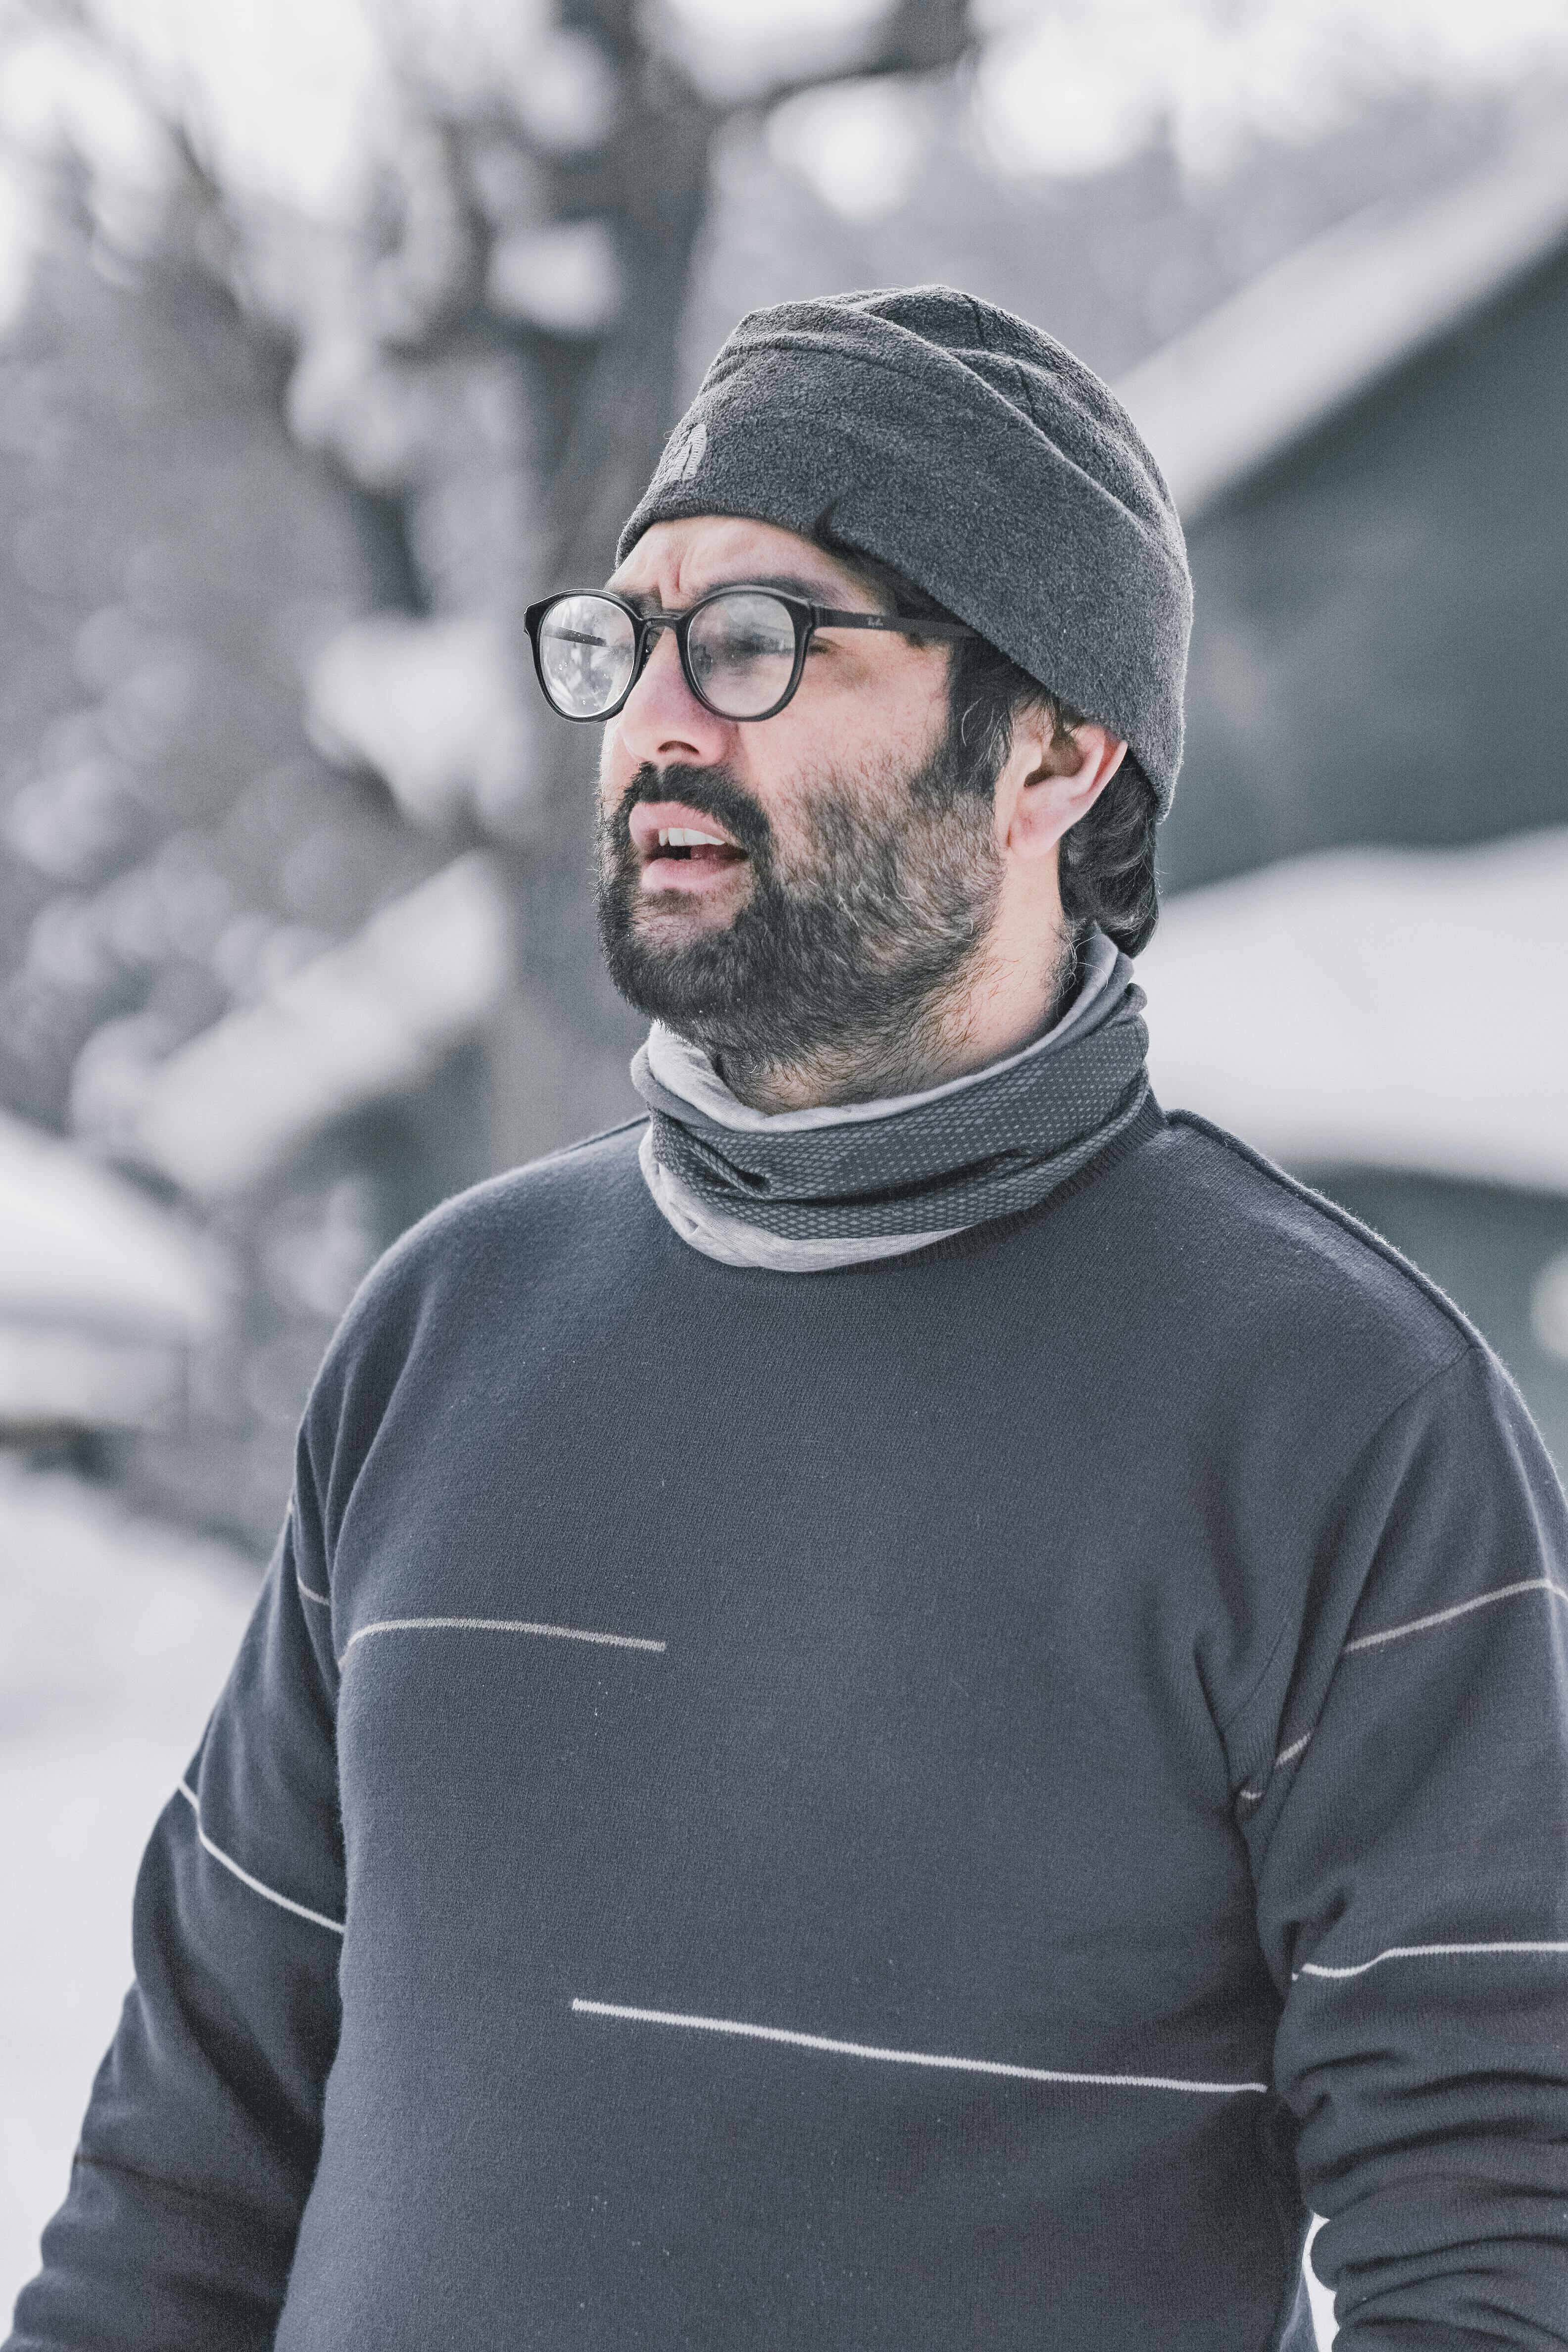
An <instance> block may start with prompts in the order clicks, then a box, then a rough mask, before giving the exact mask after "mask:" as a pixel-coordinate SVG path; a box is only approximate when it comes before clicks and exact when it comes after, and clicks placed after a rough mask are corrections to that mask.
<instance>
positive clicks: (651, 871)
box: [631, 802, 750, 890]
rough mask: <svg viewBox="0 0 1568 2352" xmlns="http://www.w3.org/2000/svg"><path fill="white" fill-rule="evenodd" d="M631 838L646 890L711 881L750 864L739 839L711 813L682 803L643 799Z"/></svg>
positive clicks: (688, 886) (635, 813)
mask: <svg viewBox="0 0 1568 2352" xmlns="http://www.w3.org/2000/svg"><path fill="white" fill-rule="evenodd" d="M631 837H632V845H633V847H634V848H635V849H636V851H637V856H638V857H639V859H640V860H641V866H642V875H641V879H642V887H643V888H644V889H645V890H650V889H651V890H658V889H664V888H671V887H675V888H682V889H691V888H696V887H705V886H709V885H712V884H715V883H718V882H720V881H721V879H722V878H723V877H724V876H725V875H726V874H728V873H729V872H730V871H731V868H732V867H734V866H745V865H747V864H749V863H750V860H749V859H748V857H747V856H746V852H745V851H744V850H743V849H742V847H741V845H740V844H739V842H736V841H731V838H730V836H729V835H728V834H726V833H725V832H724V831H723V829H722V827H721V826H720V825H718V824H715V823H714V821H713V819H712V818H711V817H704V816H703V814H702V813H701V811H700V810H698V809H690V808H686V807H684V806H682V805H681V804H680V803H671V802H662V803H660V802H651V803H650V802H642V803H639V804H638V806H637V807H636V808H635V809H633V811H632V814H631Z"/></svg>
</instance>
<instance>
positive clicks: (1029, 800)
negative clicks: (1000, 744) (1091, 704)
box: [996, 710, 1127, 858]
mask: <svg viewBox="0 0 1568 2352" xmlns="http://www.w3.org/2000/svg"><path fill="white" fill-rule="evenodd" d="M1126 757H1127V746H1126V744H1125V743H1124V742H1123V741H1122V740H1121V737H1120V736H1119V735H1113V734H1111V732H1110V729H1109V728H1107V727H1101V726H1100V723H1099V721H1098V720H1096V719H1083V720H1081V721H1080V723H1079V725H1078V726H1077V727H1075V728H1074V729H1073V730H1072V732H1071V733H1070V734H1068V735H1063V736H1060V737H1058V735H1057V733H1056V730H1055V727H1054V724H1053V722H1052V719H1051V714H1050V712H1049V711H1048V710H1041V711H1028V712H1020V713H1019V714H1018V716H1017V718H1016V719H1015V720H1014V723H1013V744H1012V749H1011V751H1009V752H1008V755H1007V760H1006V763H1005V766H1004V768H1003V770H1002V773H1001V774H1000V775H999V776H998V777H997V779H996V827H997V833H998V835H999V837H1000V839H1001V840H1002V842H1003V843H1004V845H1005V846H1006V847H1007V848H1008V849H1010V850H1011V851H1012V853H1013V855H1014V856H1015V857H1024V858H1034V857H1046V856H1049V854H1050V852H1051V851H1052V850H1053V849H1054V848H1055V847H1056V845H1057V844H1058V841H1059V840H1060V839H1061V837H1062V835H1063V834H1064V833H1067V832H1068V831H1069V830H1070V829H1071V827H1072V826H1073V825H1075V824H1077V823H1078V821H1079V817H1081V816H1087V815H1088V814H1089V810H1090V809H1091V808H1092V807H1093V806H1094V803H1095V802H1096V801H1097V800H1098V799H1099V798H1100V793H1102V792H1103V791H1104V790H1105V787H1106V785H1107V784H1108V783H1109V782H1110V779H1111V778H1112V776H1113V775H1114V774H1115V773H1116V771H1117V770H1118V768H1120V766H1121V762H1122V761H1123V760H1124V759H1125V758H1126Z"/></svg>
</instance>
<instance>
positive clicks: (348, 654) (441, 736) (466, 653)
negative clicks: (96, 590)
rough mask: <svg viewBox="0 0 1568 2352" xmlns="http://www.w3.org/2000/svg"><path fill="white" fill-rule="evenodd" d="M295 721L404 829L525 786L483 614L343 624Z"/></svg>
mask: <svg viewBox="0 0 1568 2352" xmlns="http://www.w3.org/2000/svg"><path fill="white" fill-rule="evenodd" d="M589 226H592V225H589ZM561 234H562V235H563V236H567V235H572V234H575V232H567V231H563V232H561ZM542 241H543V240H539V242H542ZM531 242H532V241H531ZM508 249H509V247H508V245H507V244H506V243H502V244H501V245H500V246H499V247H497V253H498V255H500V254H504V253H506V252H507V251H508ZM555 290H556V292H557V293H558V294H560V293H562V291H563V289H560V288H557V289H555ZM306 723H307V726H308V727H309V730H310V736H311V739H312V740H313V741H314V742H315V744H316V747H317V749H318V750H319V751H321V752H323V753H324V754H325V755H326V757H327V758H328V759H331V760H338V761H345V762H356V763H363V765H364V766H366V767H369V768H374V770H375V772H376V773H377V774H378V775H380V776H382V777H383V778H384V780H385V782H386V784H387V787H388V789H389V790H390V792H391V793H392V794H393V797H394V798H395V800H396V802H397V803H398V805H399V807H400V808H401V809H402V810H403V812H404V814H405V816H408V817H411V818H412V819H413V820H414V822H415V824H422V825H432V826H436V827H440V826H443V825H447V824H451V823H452V822H453V821H454V820H455V819H457V818H459V817H460V816H462V815H463V814H464V813H465V812H466V811H467V810H468V808H469V807H470V806H474V807H477V808H478V809H479V812H480V814H483V815H488V816H490V817H492V818H493V817H497V816H499V815H500V814H501V813H502V811H503V810H504V809H505V808H506V807H507V806H508V804H509V803H512V802H515V801H516V800H518V799H519V798H520V797H521V796H523V795H524V794H525V793H526V789H527V784H526V779H527V772H528V756H527V751H528V741H527V725H526V720H525V719H524V718H523V715H522V712H521V709H520V707H519V698H518V692H517V680H516V677H515V675H514V672H513V669H512V665H511V661H510V656H509V655H508V652H507V648H506V646H505V644H504V643H503V641H502V635H501V631H500V628H499V627H498V625H496V623H495V622H494V621H493V620H491V619H489V618H487V617H486V616H485V615H483V614H470V615H462V616H458V617H455V618H450V619H440V620H430V621H416V620H410V619H409V618H408V617H407V616H406V615H405V614H398V613H383V614H375V615H374V617H372V618H370V619H368V620H363V621H355V622H352V623H351V624H350V625H349V626H348V627H347V628H345V629H343V630H342V631H341V632H340V634H339V635H336V636H335V637H333V638H332V639H331V642H330V643H329V644H328V645H327V646H325V647H324V648H323V649H322V651H321V654H320V655H319V656H317V658H316V661H315V663H314V665H313V666H312V668H311V672H310V699H309V705H308V709H307V714H306Z"/></svg>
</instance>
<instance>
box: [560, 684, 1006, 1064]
mask: <svg viewBox="0 0 1568 2352" xmlns="http://www.w3.org/2000/svg"><path fill="white" fill-rule="evenodd" d="M990 781H991V780H990V779H989V777H985V778H982V777H980V776H978V775H976V774H975V772H974V761H973V755H971V756H970V757H969V758H967V759H966V758H965V757H964V754H963V748H962V745H961V744H960V742H959V740H957V734H956V730H953V729H950V730H948V732H947V735H946V737H945V738H944V740H942V743H941V744H940V745H939V747H938V749H937V751H935V752H934V753H933V755H932V756H931V759H930V760H929V761H927V762H926V764H925V765H924V766H923V767H922V768H921V769H920V770H919V771H917V772H916V773H914V774H913V775H908V774H905V775H904V776H903V777H901V778H900V776H899V774H898V773H897V772H895V771H893V770H891V769H890V768H889V766H888V765H886V764H883V765H881V766H879V765H878V764H877V763H876V762H875V761H868V762H863V763H861V764H860V765H859V766H858V767H850V766H847V765H840V766H837V767H835V768H832V769H825V770H824V771H823V772H820V773H819V774H818V775H816V776H814V777H812V778H811V779H810V780H809V781H808V782H807V783H806V785H805V789H804V790H803V791H802V792H801V793H800V794H799V797H798V801H797V826H798V831H799V833H800V835H801V836H802V845H801V846H800V847H799V848H798V849H793V850H792V851H791V853H790V855H789V856H788V857H787V858H786V857H785V856H784V853H783V852H782V851H781V849H780V846H779V844H778V840H777V836H776V835H775V832H774V829H773V826H772V825H771V824H770V823H769V822H768V819H767V818H766V816H765V815H764V814H763V811H762V810H761V809H760V808H759V807H758V805H757V803H756V802H755V801H754V800H752V798H751V797H750V795H749V794H747V793H744V792H742V790H741V788H740V787H739V785H738V784H737V783H736V782H735V781H734V778H733V777H732V776H731V774H730V772H728V771H727V770H726V769H723V768H693V767H685V766H679V765H677V766H671V767H668V768H657V769H656V768H653V767H650V766H644V767H642V768H639V770H638V771H637V774H636V776H635V777H634V778H633V779H632V782H631V783H630V784H629V785H628V787H627V789H626V793H625V795H624V797H623V798H622V800H621V803H620V804H619V806H618V807H616V809H615V810H614V811H613V812H611V813H609V814H606V815H602V816H601V819H600V824H599V833H598V856H597V870H596V877H595V880H596V899H597V911H598V920H599V935H600V939H601V940H602V942H603V945H604V950H605V961H606V962H607V964H608V966H609V971H610V977H611V979H612V980H613V981H614V982H615V985H616V988H617V989H618V990H619V992H620V993H621V994H622V995H623V996H624V997H625V998H626V1001H627V1003H630V1004H632V1005H634V1006H635V1007H636V1008H637V1011H638V1012H640V1013H647V1014H648V1015H649V1016H650V1017H651V1018H653V1019H654V1020H657V1021H661V1022H663V1023H664V1024H665V1025H666V1026H667V1027H668V1028H670V1029H673V1030H675V1031H677V1032H678V1033H679V1034H680V1035H681V1036H683V1037H686V1038H689V1039H690V1041H691V1042H692V1043H693V1044H695V1045H700V1046H701V1047H702V1048H703V1049H704V1051H705V1052H706V1053H707V1054H708V1055H710V1058H711V1059H712V1061H713V1063H714V1064H715V1066H716V1067H717V1068H718V1069H719V1071H720V1073H721V1076H723V1078H724V1080H725V1082H726V1084H727V1085H728V1086H729V1087H731V1090H732V1092H734V1093H735V1094H737V1095H738V1096H740V1097H741V1098H742V1100H744V1099H746V1098H747V1097H748V1095H749V1094H751V1093H752V1091H754V1090H755V1089H756V1088H757V1087H758V1086H759V1082H762V1083H763V1084H765V1083H766V1082H767V1081H768V1080H770V1079H772V1078H773V1077H775V1076H776V1075H777V1074H778V1073H779V1072H781V1071H784V1070H789V1071H800V1070H805V1069H809V1070H811V1071H812V1072H813V1073H814V1075H815V1076H816V1078H817V1080H818V1082H819V1084H820V1085H821V1087H823V1088H824V1089H825V1090H826V1091H825V1093H824V1095H823V1098H824V1099H827V1100H834V1099H837V1100H838V1101H849V1100H854V1099H857V1098H858V1097H866V1096H868V1095H873V1094H875V1093H877V1092H878V1091H879V1090H880V1088H879V1084H878V1078H879V1074H882V1073H887V1072H896V1073H898V1074H899V1077H900V1081H901V1082H902V1083H903V1084H906V1085H907V1084H910V1083H916V1084H918V1083H921V1073H922V1072H923V1071H926V1070H928V1069H932V1068H936V1067H939V1066H941V1062H942V1049H943V1045H944V1042H945V1043H946V1044H947V1045H949V1046H951V1042H952V1037H951V1024H952V1017H953V1015H954V1013H960V1012H961V1008H962V1002H963V997H964V994H965V981H966V979H967V978H968V976H969V975H970V974H972V972H973V969H974V967H975V966H976V965H977V963H978V961H979V960H980V958H981V956H982V954H983V952H984V947H985V942H986V940H987V937H988V935H989V932H990V930H991V928H992V924H993V922H994V918H995V913H996V908H997V904H998V900H999V897H1000V892H1001V887H1002V877H1003V857H1002V853H1001V851H1000V850H999V848H998V847H997V845H996V841H995V838H994V830H993V801H992V793H991V791H990V789H989V784H990ZM983 784H984V787H985V788H984V789H982V785H983ZM652 800H679V801H681V802H684V803H686V804H687V805H688V806H689V807H690V808H692V809H695V810H697V811H698V812H700V814H703V815H706V816H710V817H712V818H714V819H715V820H716V821H717V822H718V823H719V824H721V825H722V826H723V828H724V829H725V831H726V832H727V833H728V834H729V835H731V839H732V840H734V841H735V842H737V843H738V844H739V845H740V846H741V847H742V849H743V850H744V851H745V852H746V855H747V857H748V859H749V861H750V874H749V888H748V889H747V891H746V895H745V896H744V898H743V899H742V903H741V905H740V907H739V908H738V909H737V910H736V912H735V914H734V915H733V916H732V917H731V919H730V920H729V921H728V922H727V923H723V924H720V925H714V926H712V927H711V928H709V929H703V928H701V922H702V918H701V917H700V914H698V913H696V912H695V911H694V912H693V914H692V916H691V917H690V919H689V921H690V928H689V929H688V931H687V933H686V936H685V937H683V938H681V939H680V940H669V939H668V938H663V939H661V938H659V937H658V936H657V935H652V927H651V926H650V925H648V924H647V921H646V919H645V918H646V916H647V914H648V913H649V912H652V911H654V910H655V909H657V910H658V912H659V913H663V912H665V911H666V910H668V909H669V908H672V907H674V908H679V903H680V901H679V894H678V893H677V892H675V891H670V892H664V891H660V892H659V893H658V898H657V899H656V900H654V902H653V906H652V907H651V908H650V902H649V897H648V896H646V895H645V894H643V893H642V891H641V888H640V885H639V880H638V871H639V869H638V860H637V853H636V851H635V850H634V849H633V847H632V844H631V835H630V830H629V825H630V815H631V811H632V809H633V808H634V807H635V806H636V804H637V803H638V802H639V801H652Z"/></svg>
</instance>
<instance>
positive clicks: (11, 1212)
mask: <svg viewBox="0 0 1568 2352" xmlns="http://www.w3.org/2000/svg"><path fill="white" fill-rule="evenodd" d="M219 1265H220V1262H219V1259H218V1255H217V1253H216V1250H215V1249H214V1247H213V1246H212V1244H209V1243H207V1242H205V1241H204V1240H203V1239H202V1238H201V1237H200V1236H198V1235H197V1234H195V1233H194V1232H193V1231H191V1230H190V1229H189V1228H188V1227H187V1226H186V1225H184V1223H182V1222H181V1221H180V1220H179V1219H177V1218H175V1217H174V1216H172V1215H170V1214H169V1213H167V1212H165V1211H164V1210H163V1209H160V1208H158V1207H157V1206H156V1205H155V1204H154V1203H153V1202H151V1201H150V1200H148V1199H146V1198H145V1196H144V1195H142V1194H141V1193H139V1192H136V1191H135V1190H134V1189H133V1187H132V1186H131V1185H130V1184H128V1183H125V1182H123V1181H121V1179H120V1178H118V1177H115V1176H112V1175H110V1173H109V1172H108V1171H107V1170H105V1169H102V1168H96V1167H94V1166H93V1164H92V1162H91V1161H90V1160H87V1159H85V1158H84V1157H83V1156H82V1155H81V1153H79V1151H75V1150H72V1149H71V1148H70V1146H69V1145H68V1144H64V1143H61V1142H59V1141H58V1139H56V1138H55V1137H54V1136H52V1135H46V1134H43V1133H41V1132H40V1131H39V1130H38V1129H35V1128H30V1127H27V1126H25V1125H24V1124H23V1122H22V1121H21V1120H20V1119H16V1118H10V1117H8V1116H6V1115H5V1114H3V1113H0V1423H5V1424H7V1425H8V1426H10V1427H11V1428H12V1429H18V1428H23V1427H38V1426H44V1425H47V1424H50V1423H70V1424H73V1425H76V1426H80V1427H86V1428H89V1429H113V1428H140V1427H145V1426H147V1425H149V1424H150V1423H154V1422H156V1421H157V1419H158V1418H159V1417H160V1416H161V1414H162V1413H163V1412H164V1411H165V1409H166V1408H167V1407H168V1406H169V1405H170V1403H171V1402H173V1401H174V1398H175V1397H176V1396H177V1395H178V1393H179V1390H180V1384H181V1381H182V1380H183V1377H184V1362H185V1350H186V1347H187V1345H188V1343H189V1341H190V1340H192V1339H195V1338H199V1337H201V1336H203V1335H204V1334H205V1333H207V1332H209V1331H210V1330H212V1329H213V1328H214V1327H215V1326H216V1323H217V1321H218V1320H219V1318H220V1316H221V1312H222V1307H223V1284H222V1279H221V1275H220V1270H219Z"/></svg>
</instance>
